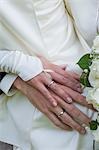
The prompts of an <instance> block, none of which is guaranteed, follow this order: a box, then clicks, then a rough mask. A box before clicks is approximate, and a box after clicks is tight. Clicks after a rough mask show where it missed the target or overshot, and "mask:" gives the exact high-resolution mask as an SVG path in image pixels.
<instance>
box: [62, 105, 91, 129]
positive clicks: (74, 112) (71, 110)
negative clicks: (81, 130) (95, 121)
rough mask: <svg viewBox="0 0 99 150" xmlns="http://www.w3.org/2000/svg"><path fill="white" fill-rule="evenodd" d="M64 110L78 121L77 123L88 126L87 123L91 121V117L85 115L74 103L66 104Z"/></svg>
mask: <svg viewBox="0 0 99 150" xmlns="http://www.w3.org/2000/svg"><path fill="white" fill-rule="evenodd" d="M64 109H66V112H67V113H68V114H70V115H71V116H72V118H73V119H74V120H75V121H76V122H78V123H79V124H81V125H82V124H85V125H87V126H89V123H90V122H91V118H89V117H88V116H87V115H85V114H84V113H83V112H81V111H80V110H79V109H78V108H77V107H76V106H75V105H68V104H67V106H66V108H65V107H64Z"/></svg>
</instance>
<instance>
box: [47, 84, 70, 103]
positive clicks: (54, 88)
mask: <svg viewBox="0 0 99 150" xmlns="http://www.w3.org/2000/svg"><path fill="white" fill-rule="evenodd" d="M49 88H50V89H51V90H52V91H53V92H54V93H56V94H57V95H58V96H60V97H61V98H62V99H64V100H65V101H66V102H67V103H72V98H71V97H70V96H69V95H68V94H67V93H66V92H65V91H64V90H63V89H61V88H60V86H59V85H58V84H56V83H55V82H54V83H53V84H52V85H51V86H50V87H49Z"/></svg>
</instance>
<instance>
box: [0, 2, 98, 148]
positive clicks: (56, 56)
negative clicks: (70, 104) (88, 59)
mask: <svg viewBox="0 0 99 150" xmlns="http://www.w3.org/2000/svg"><path fill="white" fill-rule="evenodd" d="M86 3H87V4H86ZM93 4H94V5H93ZM66 6H67V9H68V12H69V14H68V12H67V10H66V9H65V6H64V3H63V0H20V1H18V0H0V17H1V25H0V32H1V34H0V40H1V43H0V49H1V51H0V57H1V56H2V57H1V59H2V61H0V66H2V69H3V71H4V70H6V72H9V74H8V75H7V76H5V78H4V79H3V80H2V82H1V84H0V85H1V89H2V90H3V91H4V92H5V94H2V95H1V96H0V140H1V141H4V142H7V143H10V144H12V145H15V146H16V147H18V150H20V149H21V150H91V149H92V140H93V139H92V136H91V135H90V134H87V135H85V136H81V135H80V134H79V133H78V132H76V131H72V132H68V131H63V130H61V129H59V128H56V127H55V126H54V125H53V124H52V123H51V122H50V120H48V119H47V118H46V117H45V116H44V115H43V114H42V113H41V112H39V111H38V110H37V109H36V108H35V107H34V106H33V105H32V104H31V103H30V102H29V100H28V99H27V98H26V97H25V96H24V95H22V94H21V93H20V92H19V91H14V92H12V94H10V95H9V94H8V90H9V88H10V87H11V85H12V83H13V81H14V80H15V78H16V77H17V75H19V74H18V73H19V72H17V71H19V70H17V65H14V72H13V70H12V66H11V64H12V62H10V63H8V64H9V65H8V64H6V61H3V60H5V55H6V56H8V57H7V60H9V61H10V58H14V59H13V63H14V62H15V61H16V60H17V59H18V60H19V57H18V56H17V57H15V56H16V55H15V53H16V52H17V51H18V52H19V54H20V55H22V56H23V53H24V55H25V56H23V57H22V58H23V59H25V58H26V55H29V56H31V57H33V58H34V56H36V55H37V54H42V55H43V56H45V57H46V58H47V59H49V60H50V61H51V62H53V63H56V64H65V63H67V64H68V66H69V67H68V68H69V69H71V70H73V71H76V72H77V71H78V72H80V70H79V69H78V68H77V66H76V65H75V64H76V62H77V61H78V60H79V58H80V57H81V56H82V55H83V54H84V53H86V52H88V51H90V46H91V45H92V41H93V39H94V37H95V35H96V22H95V21H96V20H95V18H96V15H97V11H96V9H97V3H96V1H95V0H86V1H85V0H70V1H66ZM80 10H82V11H80ZM71 15H72V17H71ZM91 19H92V20H91ZM90 21H92V22H90ZM90 24H91V26H90ZM74 27H75V30H74ZM90 28H91V29H90ZM75 31H76V33H75ZM78 37H79V39H78ZM6 49H7V52H6V51H5V50H6ZM5 53H6V54H5ZM7 53H8V55H7ZM10 54H11V55H10ZM9 57H10V58H9ZM29 58H30V57H29ZM4 62H5V64H4ZM16 62H17V61H16ZM19 62H20V61H19ZM32 63H33V62H32ZM15 64H16V63H15ZM23 64H24V61H23ZM34 64H35V63H33V65H34ZM37 64H38V62H37ZM37 64H35V67H34V68H35V69H36V66H37ZM39 64H40V65H39V66H40V69H41V70H43V68H42V65H41V63H40V62H39ZM21 65H22V62H21ZM28 65H31V63H29V61H27V67H28ZM19 68H21V69H22V71H23V70H24V69H23V68H24V67H22V66H20V67H19ZM34 68H33V69H34ZM28 71H30V70H28ZM36 72H38V73H39V72H40V71H39V68H38V70H36ZM29 73H30V74H31V71H30V72H28V75H29ZM32 73H33V72H32ZM24 75H25V77H26V76H27V74H25V72H24ZM21 77H23V74H22V76H21ZM5 87H6V88H7V90H6V88H5ZM10 92H11V91H10ZM7 95H8V96H7ZM77 106H78V105H77ZM78 107H79V108H80V109H81V110H82V111H83V112H85V113H86V114H87V115H89V116H91V115H92V112H91V111H90V110H87V109H86V108H84V107H81V106H78Z"/></svg>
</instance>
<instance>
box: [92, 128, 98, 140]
mask: <svg viewBox="0 0 99 150" xmlns="http://www.w3.org/2000/svg"><path fill="white" fill-rule="evenodd" d="M91 132H92V134H93V136H94V139H95V141H96V142H99V126H98V129H97V130H93V131H91Z"/></svg>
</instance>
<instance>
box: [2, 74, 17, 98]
mask: <svg viewBox="0 0 99 150" xmlns="http://www.w3.org/2000/svg"><path fill="white" fill-rule="evenodd" d="M17 77H18V76H17V75H14V74H6V75H5V76H4V77H3V79H2V80H1V82H0V89H1V90H2V91H3V92H4V93H5V94H6V95H7V96H12V95H14V94H15V93H16V91H17V90H15V89H13V88H11V87H12V85H13V83H14V81H15V80H16V78H17Z"/></svg>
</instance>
